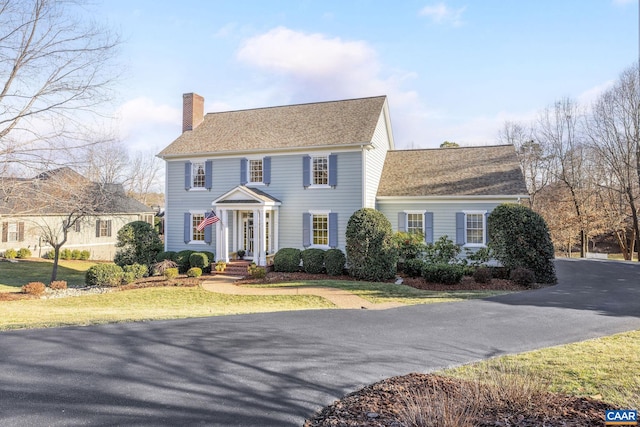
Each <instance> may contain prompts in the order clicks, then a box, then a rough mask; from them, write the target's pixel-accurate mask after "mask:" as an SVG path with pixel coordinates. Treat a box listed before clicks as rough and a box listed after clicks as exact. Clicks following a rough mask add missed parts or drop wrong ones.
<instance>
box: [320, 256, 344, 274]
mask: <svg viewBox="0 0 640 427" xmlns="http://www.w3.org/2000/svg"><path fill="white" fill-rule="evenodd" d="M346 263H347V257H346V256H345V255H344V252H342V251H341V250H340V249H329V250H328V251H326V252H325V253H324V268H325V270H327V274H328V275H329V276H341V275H342V274H343V273H344V265H345V264H346Z"/></svg>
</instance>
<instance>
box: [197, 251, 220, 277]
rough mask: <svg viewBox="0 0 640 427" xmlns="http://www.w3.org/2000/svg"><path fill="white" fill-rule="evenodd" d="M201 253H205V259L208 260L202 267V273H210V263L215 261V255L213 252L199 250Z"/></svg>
mask: <svg viewBox="0 0 640 427" xmlns="http://www.w3.org/2000/svg"><path fill="white" fill-rule="evenodd" d="M200 252H201V253H203V254H205V255H206V256H207V259H208V260H209V262H208V263H207V265H205V266H204V267H203V268H202V272H203V273H211V264H212V263H213V262H215V260H216V255H215V254H214V253H213V252H209V251H200Z"/></svg>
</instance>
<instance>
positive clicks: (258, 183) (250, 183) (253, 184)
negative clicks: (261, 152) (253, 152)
mask: <svg viewBox="0 0 640 427" xmlns="http://www.w3.org/2000/svg"><path fill="white" fill-rule="evenodd" d="M246 159H247V176H246V177H245V178H246V180H247V184H246V185H247V186H251V187H259V186H264V185H265V184H264V156H251V157H246ZM252 160H253V161H256V160H260V161H262V181H251V161H252Z"/></svg>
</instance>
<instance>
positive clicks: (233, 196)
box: [159, 93, 528, 265]
mask: <svg viewBox="0 0 640 427" xmlns="http://www.w3.org/2000/svg"><path fill="white" fill-rule="evenodd" d="M203 106H204V99H203V98H202V97H201V96H199V95H196V94H193V93H190V94H185V95H184V96H183V133H182V134H181V135H180V136H179V137H178V138H177V139H176V140H175V141H174V142H172V143H171V144H170V145H169V146H167V147H166V148H165V149H164V150H162V151H161V152H160V154H159V156H160V157H161V158H162V159H164V160H165V161H166V211H165V215H166V216H165V247H166V249H167V250H173V251H178V250H182V249H192V250H208V251H213V252H214V253H215V255H216V259H222V260H225V261H227V260H229V257H230V256H231V254H233V253H234V252H235V251H237V250H239V249H242V250H245V251H246V253H247V255H248V257H250V258H252V259H253V260H254V261H255V262H256V263H258V264H259V265H265V264H266V262H267V255H268V254H273V253H275V252H277V251H278V249H280V248H285V247H295V248H301V249H303V248H308V247H318V248H323V249H328V248H340V249H342V250H344V249H345V229H346V226H347V222H348V220H349V218H350V216H351V215H352V214H353V212H355V211H356V210H358V209H360V208H362V207H368V208H374V209H378V210H380V211H381V212H383V213H384V214H385V215H386V216H387V217H388V218H389V220H390V221H391V224H392V225H393V227H394V230H407V231H419V232H422V233H423V234H424V235H425V239H426V240H427V242H432V241H434V239H437V238H438V237H440V236H442V235H448V236H449V237H450V238H452V239H453V240H455V241H456V242H457V243H460V244H462V245H465V246H468V247H480V246H483V245H485V244H486V241H487V240H486V228H487V227H486V217H487V215H488V213H489V212H491V210H492V209H493V208H494V207H495V206H497V205H498V204H500V203H504V202H519V201H520V200H521V199H523V198H528V195H527V191H526V187H525V183H524V178H523V175H522V172H521V170H520V166H519V163H518V160H517V158H516V153H515V150H514V147H513V146H511V145H502V146H491V147H473V148H448V149H426V150H394V142H393V134H392V131H391V121H390V118H389V109H388V104H387V98H386V97H385V96H379V97H371V98H361V99H350V100H344V101H333V102H319V103H312V104H301V105H291V106H282V107H270V108H258V109H251V110H242V111H229V112H221V113H210V114H207V115H204V111H203ZM212 209H213V210H214V211H215V213H216V215H217V216H218V217H219V218H220V221H218V222H216V223H215V224H213V225H211V226H207V227H205V229H204V230H202V231H199V230H198V229H197V225H198V224H199V223H200V222H201V221H202V219H203V218H204V216H205V215H206V214H207V213H208V212H209V211H211V210H212Z"/></svg>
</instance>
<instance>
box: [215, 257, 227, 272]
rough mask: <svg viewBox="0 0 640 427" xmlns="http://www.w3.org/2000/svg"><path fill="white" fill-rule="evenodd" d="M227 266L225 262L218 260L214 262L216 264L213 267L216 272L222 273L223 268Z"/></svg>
mask: <svg viewBox="0 0 640 427" xmlns="http://www.w3.org/2000/svg"><path fill="white" fill-rule="evenodd" d="M226 268H227V263H226V262H224V261H222V260H220V261H218V262H216V266H215V269H216V271H217V272H218V273H222V272H223V271H224V270H225V269H226Z"/></svg>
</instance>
